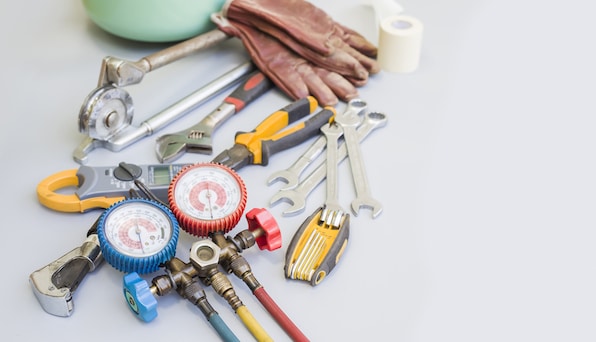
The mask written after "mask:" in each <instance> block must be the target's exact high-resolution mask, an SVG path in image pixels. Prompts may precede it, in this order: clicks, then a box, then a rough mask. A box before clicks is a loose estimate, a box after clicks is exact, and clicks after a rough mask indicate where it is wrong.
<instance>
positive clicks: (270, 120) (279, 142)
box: [213, 96, 336, 171]
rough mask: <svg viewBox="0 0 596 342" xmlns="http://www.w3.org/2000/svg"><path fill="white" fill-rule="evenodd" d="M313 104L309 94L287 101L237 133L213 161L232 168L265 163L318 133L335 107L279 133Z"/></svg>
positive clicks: (311, 108)
mask: <svg viewBox="0 0 596 342" xmlns="http://www.w3.org/2000/svg"><path fill="white" fill-rule="evenodd" d="M317 106H318V102H317V100H316V99H315V98H314V97H312V96H308V97H305V98H302V99H300V100H297V101H295V102H293V103H290V104H289V105H287V106H285V107H283V108H281V109H280V110H278V111H276V112H274V113H273V114H271V115H269V116H268V117H267V118H265V120H263V121H261V123H260V124H259V125H258V126H257V127H256V128H255V129H253V130H252V131H250V132H237V133H236V135H235V139H234V145H233V146H232V147H231V148H229V149H226V150H224V151H223V152H221V153H220V154H219V155H218V156H217V157H215V159H213V162H214V163H220V164H223V165H226V166H228V167H230V168H232V169H234V170H235V171H238V170H239V169H241V168H242V167H244V166H246V165H250V164H258V165H263V166H266V165H267V164H268V163H269V157H271V155H273V154H274V153H277V152H279V151H283V150H286V149H288V148H290V147H293V146H296V145H298V144H300V143H302V142H304V141H306V140H308V139H309V138H311V137H314V136H316V135H317V134H320V129H321V127H322V126H323V125H324V124H326V123H328V122H331V121H332V120H333V117H334V116H335V113H336V112H335V109H334V108H333V107H325V108H324V109H323V110H321V111H320V112H318V113H317V114H315V115H314V116H312V117H310V118H309V119H308V120H306V121H303V122H301V123H299V124H296V125H294V126H292V127H290V128H287V129H285V130H283V131H281V132H279V131H280V130H282V129H283V128H284V127H286V126H288V125H290V124H291V123H293V122H296V121H298V120H299V119H301V118H303V117H305V116H307V115H309V114H311V113H313V112H314V111H315V109H316V108H317Z"/></svg>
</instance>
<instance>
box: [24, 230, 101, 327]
mask: <svg viewBox="0 0 596 342" xmlns="http://www.w3.org/2000/svg"><path fill="white" fill-rule="evenodd" d="M96 225H97V222H95V224H94V225H93V227H92V228H91V229H90V230H89V232H88V233H87V238H86V239H85V241H84V242H83V244H81V246H79V247H76V248H74V249H73V250H71V251H70V252H68V253H66V254H64V255H63V256H61V257H60V258H58V259H56V260H55V261H52V262H51V263H49V264H48V265H46V266H44V267H42V268H40V269H38V270H37V271H35V272H33V273H31V275H29V283H30V284H31V287H32V289H33V293H34V294H35V297H37V300H38V301H39V304H41V307H42V308H43V309H44V310H45V311H46V312H47V313H49V314H52V315H55V316H61V317H68V316H70V315H72V313H73V310H74V301H73V297H72V296H73V294H74V292H75V290H76V289H77V288H78V286H79V284H80V283H81V282H82V281H83V279H84V278H85V276H86V275H87V274H88V273H89V272H93V271H94V270H95V269H96V268H97V267H99V265H101V263H102V262H103V260H104V259H103V255H102V253H101V249H100V246H99V240H98V238H97V232H96V231H95V227H96Z"/></svg>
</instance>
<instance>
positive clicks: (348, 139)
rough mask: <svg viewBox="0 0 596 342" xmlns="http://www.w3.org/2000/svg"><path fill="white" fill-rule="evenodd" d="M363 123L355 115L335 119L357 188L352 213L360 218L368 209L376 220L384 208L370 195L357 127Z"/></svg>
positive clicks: (339, 116)
mask: <svg viewBox="0 0 596 342" xmlns="http://www.w3.org/2000/svg"><path fill="white" fill-rule="evenodd" d="M353 101H354V100H353ZM361 121H362V120H361V118H360V117H359V116H358V115H354V114H349V115H338V116H337V117H336V119H335V122H337V123H338V124H339V125H340V126H341V128H342V130H343V132H344V141H345V145H346V148H347V151H348V159H349V160H350V169H351V171H352V179H353V181H354V186H355V188H356V198H355V199H354V200H353V201H352V203H351V207H352V212H353V213H354V215H356V216H358V211H359V210H360V208H361V207H366V208H369V209H371V210H372V216H373V218H375V217H377V216H378V215H379V214H380V213H381V211H382V210H383V206H382V205H381V203H380V202H379V201H377V200H375V199H374V198H372V196H371V194H370V186H369V184H368V178H367V176H366V168H365V165H364V161H363V159H362V153H361V151H360V142H359V141H358V140H359V139H358V133H357V132H356V127H358V125H360V122H361ZM327 177H329V176H327Z"/></svg>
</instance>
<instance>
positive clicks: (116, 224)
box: [97, 198, 180, 274]
mask: <svg viewBox="0 0 596 342" xmlns="http://www.w3.org/2000/svg"><path fill="white" fill-rule="evenodd" d="M179 234H180V226H179V225H178V221H177V220H176V218H175V217H174V215H173V214H172V212H171V211H170V209H169V208H167V207H166V206H165V205H163V204H161V203H159V202H155V201H153V200H148V199H144V198H129V199H125V200H122V201H120V202H118V203H115V204H113V205H112V206H110V207H109V208H108V209H106V210H105V211H104V212H103V214H102V215H101V216H100V218H99V221H98V223H97V236H98V240H99V246H100V248H101V252H102V254H103V257H104V259H105V260H106V261H107V262H108V263H109V264H110V265H112V266H113V267H114V268H115V269H117V270H119V271H121V272H126V273H129V272H137V273H141V274H143V273H150V272H154V271H157V269H158V268H159V266H160V265H161V264H162V263H164V262H166V261H168V260H170V259H171V258H173V257H174V255H175V254H176V244H177V243H178V236H179Z"/></svg>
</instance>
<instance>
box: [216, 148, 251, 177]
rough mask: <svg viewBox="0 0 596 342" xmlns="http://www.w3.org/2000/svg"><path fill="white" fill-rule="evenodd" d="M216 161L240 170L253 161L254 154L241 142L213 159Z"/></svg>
mask: <svg viewBox="0 0 596 342" xmlns="http://www.w3.org/2000/svg"><path fill="white" fill-rule="evenodd" d="M213 162H214V163H219V164H223V165H225V166H228V167H229V168H231V169H233V170H234V171H238V170H240V169H241V168H243V167H244V166H246V165H249V164H252V163H253V154H252V153H251V152H250V151H249V150H248V148H247V147H246V146H244V145H241V144H234V146H232V148H229V149H227V150H224V151H223V152H221V153H220V154H218V155H217V157H215V158H214V159H213Z"/></svg>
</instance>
